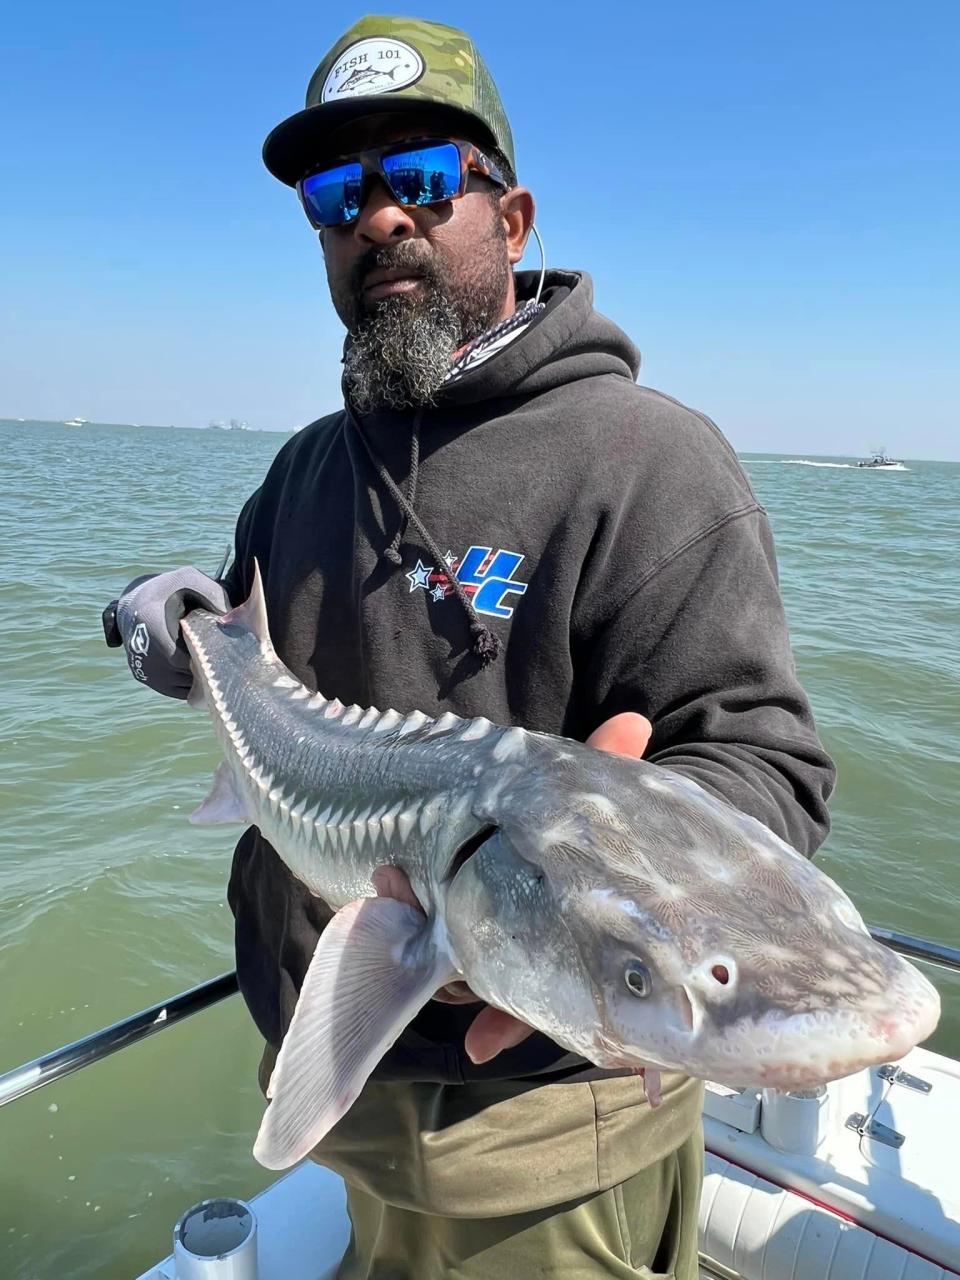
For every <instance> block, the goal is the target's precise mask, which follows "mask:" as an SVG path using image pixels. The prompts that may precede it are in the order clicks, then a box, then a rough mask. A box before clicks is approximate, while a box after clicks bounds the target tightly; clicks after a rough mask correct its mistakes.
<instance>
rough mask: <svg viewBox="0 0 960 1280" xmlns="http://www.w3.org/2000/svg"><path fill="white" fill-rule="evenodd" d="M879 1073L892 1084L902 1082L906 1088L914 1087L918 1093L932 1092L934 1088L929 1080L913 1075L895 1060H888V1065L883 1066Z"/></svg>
mask: <svg viewBox="0 0 960 1280" xmlns="http://www.w3.org/2000/svg"><path fill="white" fill-rule="evenodd" d="M877 1075H878V1076H879V1077H880V1079H881V1080H889V1082H890V1083H891V1084H902V1085H903V1087H904V1088H905V1089H914V1090H916V1092H917V1093H930V1092H931V1090H932V1089H933V1085H932V1084H931V1083H930V1081H929V1080H921V1079H920V1077H919V1076H912V1075H911V1074H910V1073H909V1071H904V1069H903V1068H902V1067H898V1066H897V1064H896V1063H895V1062H888V1063H887V1064H886V1066H883V1067H881V1068H880V1070H879V1071H878V1072H877Z"/></svg>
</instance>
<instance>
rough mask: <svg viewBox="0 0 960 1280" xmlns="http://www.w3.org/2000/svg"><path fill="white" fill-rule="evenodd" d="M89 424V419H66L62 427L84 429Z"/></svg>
mask: <svg viewBox="0 0 960 1280" xmlns="http://www.w3.org/2000/svg"><path fill="white" fill-rule="evenodd" d="M89 422H90V419H89V418H66V419H65V420H64V423H63V425H64V426H65V427H85V426H87V424H88V423H89Z"/></svg>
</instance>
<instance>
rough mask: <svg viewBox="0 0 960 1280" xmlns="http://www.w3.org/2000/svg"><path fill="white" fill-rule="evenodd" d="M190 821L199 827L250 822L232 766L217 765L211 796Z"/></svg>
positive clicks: (196, 810)
mask: <svg viewBox="0 0 960 1280" xmlns="http://www.w3.org/2000/svg"><path fill="white" fill-rule="evenodd" d="M190 821H191V822H193V823H195V824H196V825H197V826H198V827H205V826H212V825H213V824H215V823H218V822H249V821H250V819H249V818H248V817H247V812H246V805H245V803H244V799H243V796H241V794H240V792H239V791H238V790H237V784H236V781H235V780H234V777H233V772H232V771H231V769H230V766H229V765H228V764H227V763H226V761H224V763H223V764H219V765H217V771H216V773H215V774H214V775H213V786H212V787H211V788H210V794H209V795H208V796H207V798H206V800H204V802H203V804H201V805H200V807H199V808H198V809H194V811H193V813H191V815H190Z"/></svg>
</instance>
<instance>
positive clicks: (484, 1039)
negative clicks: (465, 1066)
mask: <svg viewBox="0 0 960 1280" xmlns="http://www.w3.org/2000/svg"><path fill="white" fill-rule="evenodd" d="M530 1035H533V1027H528V1026H527V1024H526V1023H525V1022H521V1021H520V1019H519V1018H515V1017H514V1016H513V1015H512V1014H510V1013H504V1012H503V1010H502V1009H494V1008H493V1007H492V1005H487V1007H486V1008H485V1009H481V1011H480V1012H479V1013H478V1014H477V1016H476V1017H475V1018H474V1020H473V1022H472V1023H471V1024H470V1028H469V1030H468V1031H467V1035H466V1039H465V1040H464V1042H463V1047H464V1049H465V1050H466V1054H467V1057H468V1058H469V1059H470V1061H471V1062H474V1063H477V1064H479V1063H481V1062H489V1061H490V1059H491V1058H495V1057H496V1056H497V1054H498V1053H502V1052H503V1050H504V1049H512V1048H513V1047H514V1045H518V1044H520V1043H521V1042H522V1041H524V1040H526V1038H527V1036H530Z"/></svg>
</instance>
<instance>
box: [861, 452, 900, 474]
mask: <svg viewBox="0 0 960 1280" xmlns="http://www.w3.org/2000/svg"><path fill="white" fill-rule="evenodd" d="M857 466H858V467H866V468H868V469H873V470H878V471H909V467H906V466H904V463H903V459H902V458H888V457H887V455H886V452H885V451H884V450H883V449H877V450H875V451H874V453H873V454H872V455H871V456H870V457H869V458H864V459H863V461H862V462H858V463H857Z"/></svg>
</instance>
